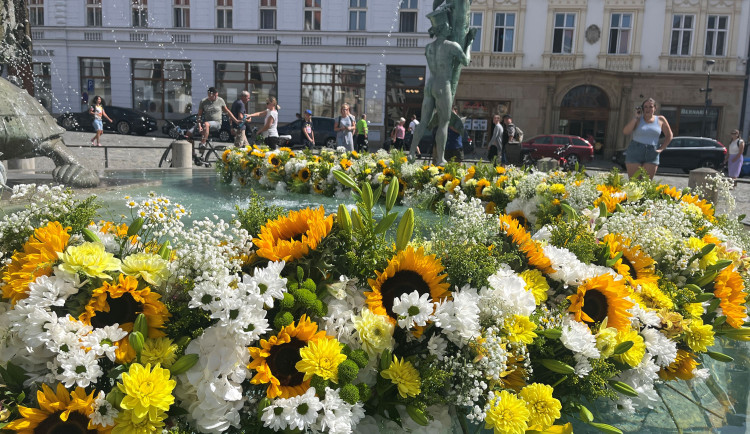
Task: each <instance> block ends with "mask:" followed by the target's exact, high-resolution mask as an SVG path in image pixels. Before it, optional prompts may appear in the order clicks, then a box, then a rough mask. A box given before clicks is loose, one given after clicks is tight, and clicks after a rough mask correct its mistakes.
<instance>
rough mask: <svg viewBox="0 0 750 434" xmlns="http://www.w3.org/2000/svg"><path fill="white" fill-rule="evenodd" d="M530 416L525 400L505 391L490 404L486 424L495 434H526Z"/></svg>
mask: <svg viewBox="0 0 750 434" xmlns="http://www.w3.org/2000/svg"><path fill="white" fill-rule="evenodd" d="M530 415H531V413H530V412H529V409H528V408H527V406H526V402H525V401H524V400H523V399H521V398H519V397H517V396H516V395H515V394H513V393H510V392H508V391H507V390H503V391H501V392H500V393H499V394H497V395H495V398H494V399H493V400H492V402H490V408H489V409H488V410H487V416H486V417H485V419H484V424H485V427H486V428H492V429H494V430H495V434H524V433H525V432H526V429H527V428H528V421H529V416H530Z"/></svg>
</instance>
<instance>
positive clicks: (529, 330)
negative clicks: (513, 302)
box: [505, 315, 537, 344]
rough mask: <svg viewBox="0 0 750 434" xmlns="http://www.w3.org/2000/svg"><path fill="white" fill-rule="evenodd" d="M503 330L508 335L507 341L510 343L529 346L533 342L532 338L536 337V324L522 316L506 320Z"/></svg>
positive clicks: (514, 316)
mask: <svg viewBox="0 0 750 434" xmlns="http://www.w3.org/2000/svg"><path fill="white" fill-rule="evenodd" d="M505 330H506V331H507V333H508V340H509V341H510V342H523V343H524V344H531V343H532V342H534V338H535V337H537V334H536V333H534V330H536V324H534V323H533V322H532V321H531V320H530V319H529V317H527V316H524V315H513V317H512V318H508V319H506V320H505Z"/></svg>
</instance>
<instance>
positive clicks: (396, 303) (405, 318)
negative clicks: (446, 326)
mask: <svg viewBox="0 0 750 434" xmlns="http://www.w3.org/2000/svg"><path fill="white" fill-rule="evenodd" d="M434 310H435V306H434V305H433V303H432V300H430V294H427V293H425V294H422V295H421V296H420V295H419V292H418V291H413V292H411V293H409V294H403V295H402V296H401V297H398V298H396V299H394V300H393V313H395V314H397V315H398V325H399V327H401V328H405V329H410V328H412V327H414V326H415V325H417V326H425V325H427V321H430V320H431V319H432V312H433V311H434Z"/></svg>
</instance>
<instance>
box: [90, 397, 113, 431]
mask: <svg viewBox="0 0 750 434" xmlns="http://www.w3.org/2000/svg"><path fill="white" fill-rule="evenodd" d="M91 408H92V409H93V410H94V411H92V412H91V414H89V419H91V422H92V423H94V424H96V425H101V426H104V427H107V426H114V425H115V418H116V417H117V415H118V414H119V412H118V411H117V409H115V408H114V407H113V406H112V404H110V403H109V402H108V401H107V396H106V395H105V394H104V392H103V391H101V390H100V391H99V395H97V396H96V398H94V403H93V404H92V405H91Z"/></svg>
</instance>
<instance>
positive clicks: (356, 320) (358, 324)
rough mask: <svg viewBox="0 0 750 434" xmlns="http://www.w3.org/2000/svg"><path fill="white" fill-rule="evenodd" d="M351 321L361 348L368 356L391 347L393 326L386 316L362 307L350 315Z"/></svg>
mask: <svg viewBox="0 0 750 434" xmlns="http://www.w3.org/2000/svg"><path fill="white" fill-rule="evenodd" d="M352 323H353V324H354V328H355V329H356V330H357V333H358V335H359V340H360V342H361V344H362V349H364V350H365V351H366V352H367V354H368V355H369V356H370V357H372V356H375V355H378V354H380V353H382V352H383V350H385V349H390V348H392V347H393V331H394V326H393V324H391V322H390V321H388V318H387V317H385V316H383V315H376V314H374V313H372V312H371V311H370V310H369V309H362V312H360V313H359V314H358V315H352Z"/></svg>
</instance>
